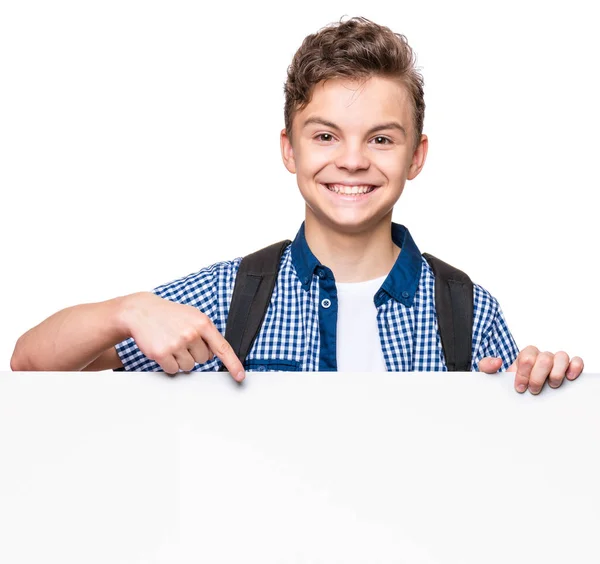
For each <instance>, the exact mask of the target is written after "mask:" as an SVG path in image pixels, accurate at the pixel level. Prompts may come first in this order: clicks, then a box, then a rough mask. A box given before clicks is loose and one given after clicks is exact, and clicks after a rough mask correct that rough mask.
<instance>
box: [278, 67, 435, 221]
mask: <svg viewBox="0 0 600 564" xmlns="http://www.w3.org/2000/svg"><path fill="white" fill-rule="evenodd" d="M292 131H293V133H292V136H293V145H292V140H291V139H290V137H289V136H288V135H287V133H286V131H285V130H283V131H282V132H281V151H282V156H283V160H284V163H285V166H286V168H287V169H288V170H289V171H290V172H292V173H295V174H296V175H297V179H298V186H299V188H300V192H301V193H302V196H303V198H304V200H305V201H306V206H307V209H306V213H307V221H308V220H312V219H313V218H314V219H315V220H316V221H318V222H319V223H321V224H325V225H327V226H328V227H331V228H333V229H335V230H336V231H340V232H344V233H359V232H361V231H365V230H368V229H370V228H373V227H375V226H376V225H377V224H379V223H380V222H381V221H384V220H386V221H387V220H389V218H391V211H392V208H393V206H394V204H395V203H396V202H397V200H398V198H399V197H400V195H401V194H402V190H403V189H404V183H405V182H406V180H407V179H409V180H412V179H413V178H415V176H417V174H419V172H420V171H421V169H422V167H423V164H424V162H425V157H426V155H427V138H426V137H425V136H424V135H423V136H422V137H421V140H420V142H419V144H418V146H417V147H416V148H415V133H414V126H413V118H412V105H411V101H410V98H409V96H408V94H407V92H406V90H405V88H404V87H403V86H401V85H400V84H398V83H397V82H394V81H392V80H390V79H386V78H380V77H372V78H370V79H368V80H366V81H360V82H359V81H353V80H348V79H331V80H328V81H326V82H324V83H320V84H318V85H317V86H315V89H314V92H313V96H312V99H311V101H310V103H309V104H308V105H307V106H306V107H305V108H304V109H303V110H301V111H298V112H297V113H296V115H295V116H294V119H293V124H292ZM350 191H353V192H357V191H358V192H365V191H366V193H354V194H348V192H350ZM310 215H312V216H313V217H312V218H309V216H310Z"/></svg>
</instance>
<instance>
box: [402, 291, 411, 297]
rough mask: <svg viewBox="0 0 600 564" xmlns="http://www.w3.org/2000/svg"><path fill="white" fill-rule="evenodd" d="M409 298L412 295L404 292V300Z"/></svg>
mask: <svg viewBox="0 0 600 564" xmlns="http://www.w3.org/2000/svg"><path fill="white" fill-rule="evenodd" d="M409 296H410V294H409V293H408V292H402V297H403V298H405V299H408V297H409Z"/></svg>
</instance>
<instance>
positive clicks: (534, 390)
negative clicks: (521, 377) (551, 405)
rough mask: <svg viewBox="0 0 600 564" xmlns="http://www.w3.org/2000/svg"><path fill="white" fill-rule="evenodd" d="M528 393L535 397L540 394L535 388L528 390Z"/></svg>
mask: <svg viewBox="0 0 600 564" xmlns="http://www.w3.org/2000/svg"><path fill="white" fill-rule="evenodd" d="M529 391H530V392H531V393H532V394H533V395H534V396H537V395H538V394H539V393H540V390H538V389H537V388H529Z"/></svg>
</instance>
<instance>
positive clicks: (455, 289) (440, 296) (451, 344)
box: [423, 253, 473, 372]
mask: <svg viewBox="0 0 600 564" xmlns="http://www.w3.org/2000/svg"><path fill="white" fill-rule="evenodd" d="M423 256H424V257H425V259H426V260H427V262H428V263H429V265H430V266H431V268H432V269H433V273H434V274H435V309H436V310H437V318H438V327H439V330H440V336H441V339H442V348H443V349H444V356H445V357H446V366H447V367H448V370H449V371H452V372H470V371H471V360H472V359H471V341H472V338H473V282H471V279H470V278H469V277H468V276H467V275H466V274H465V273H464V272H462V271H460V270H458V269H457V268H454V267H453V266H450V265H449V264H447V263H445V262H444V261H442V260H440V259H439V258H436V257H434V256H433V255H430V254H428V253H423Z"/></svg>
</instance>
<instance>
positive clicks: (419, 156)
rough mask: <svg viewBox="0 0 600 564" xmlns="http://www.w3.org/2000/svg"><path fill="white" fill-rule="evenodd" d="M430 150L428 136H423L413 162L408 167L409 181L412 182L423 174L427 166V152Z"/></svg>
mask: <svg viewBox="0 0 600 564" xmlns="http://www.w3.org/2000/svg"><path fill="white" fill-rule="evenodd" d="M428 148H429V139H427V135H421V140H420V141H419V144H418V145H417V148H416V149H415V152H414V153H413V157H412V162H411V163H410V166H409V167H408V175H407V177H406V178H408V180H412V179H413V178H416V176H417V175H418V174H419V172H421V170H422V169H423V167H424V166H425V159H426V158H427V150H428Z"/></svg>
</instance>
